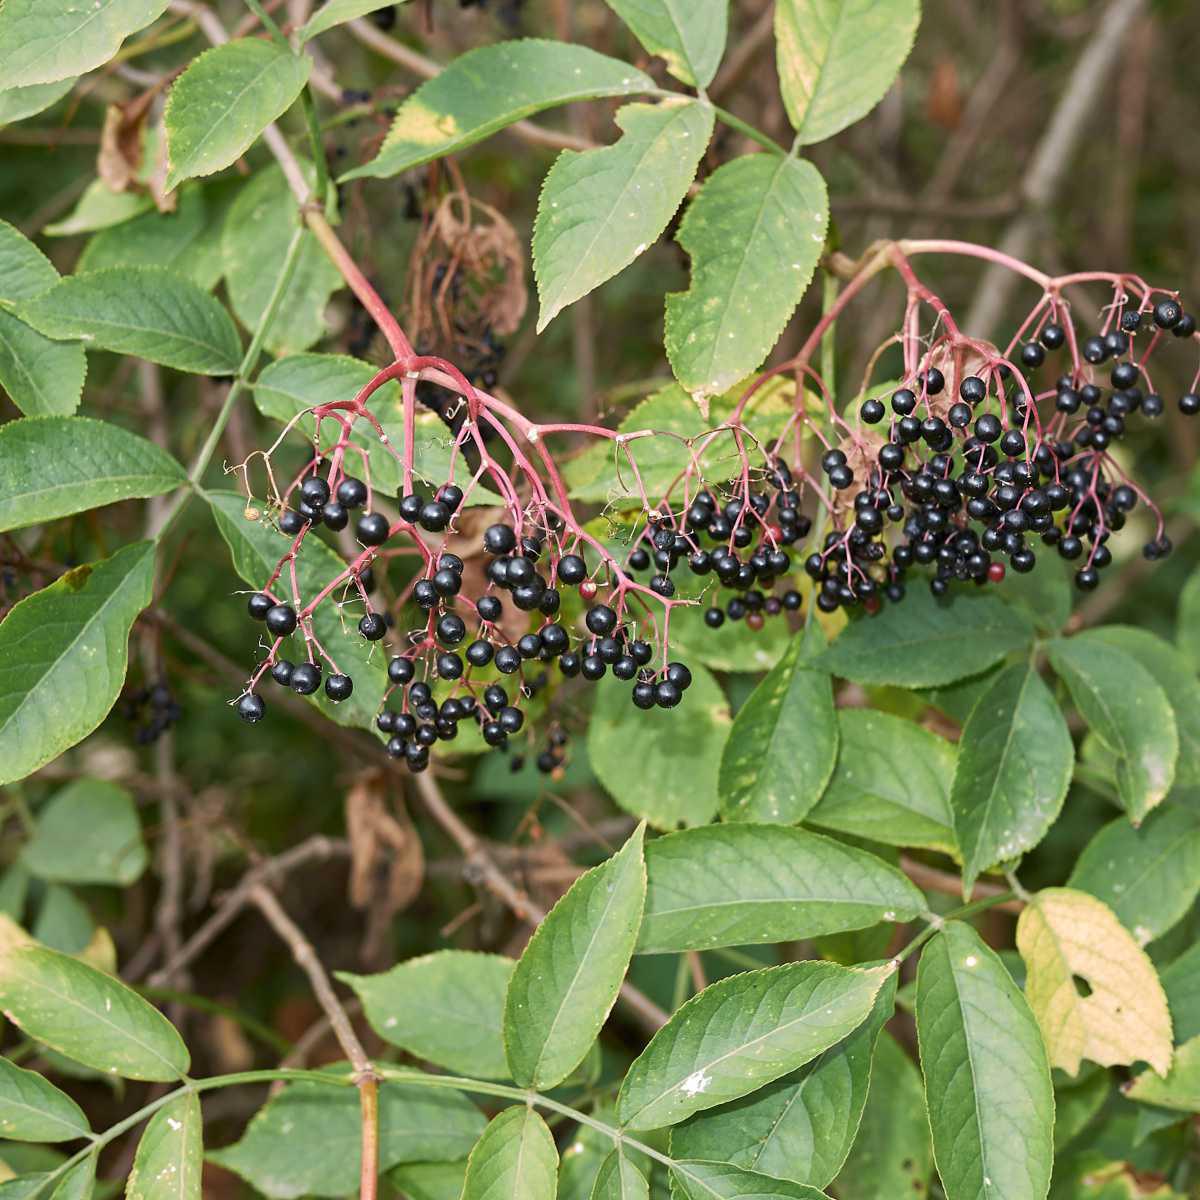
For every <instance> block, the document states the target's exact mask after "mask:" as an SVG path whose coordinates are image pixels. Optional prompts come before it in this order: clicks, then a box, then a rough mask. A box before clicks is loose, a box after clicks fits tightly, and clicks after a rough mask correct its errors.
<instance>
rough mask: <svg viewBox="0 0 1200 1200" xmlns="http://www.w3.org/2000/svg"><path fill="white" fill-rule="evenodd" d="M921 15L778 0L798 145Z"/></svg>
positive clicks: (835, 117)
mask: <svg viewBox="0 0 1200 1200" xmlns="http://www.w3.org/2000/svg"><path fill="white" fill-rule="evenodd" d="M920 19H921V5H920V0H779V2H778V3H777V4H776V6H775V62H776V66H777V68H778V70H779V85H780V89H781V90H782V92H783V103H784V107H785V108H786V109H787V112H788V117H789V118H790V119H791V122H792V126H793V127H794V128H795V130H796V140H797V142H798V143H799V144H801V145H808V144H809V143H811V142H820V141H824V140H825V138H827V137H832V136H833V135H834V134H835V133H837V132H838V131H839V130H842V129H845V128H846V126H847V125H851V124H853V123H854V122H855V121H857V120H858V119H859V118H860V117H864V116H866V115H867V113H869V112H870V111H871V109H873V108H874V107H875V105H876V104H878V103H879V101H880V100H882V99H883V97H884V93H886V92H887V90H888V88H889V87H891V86H892V80H894V79H895V78H896V75H897V74H898V73H899V71H900V68H901V66H903V64H904V60H905V59H906V58H907V57H908V52H909V51H910V50H911V49H912V44H913V41H914V39H915V38H916V36H917V25H918V23H919V22H920ZM952 1200H953V1198H952Z"/></svg>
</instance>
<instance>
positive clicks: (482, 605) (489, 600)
mask: <svg viewBox="0 0 1200 1200" xmlns="http://www.w3.org/2000/svg"><path fill="white" fill-rule="evenodd" d="M475 607H476V609H477V611H478V612H479V617H480V619H481V620H483V621H496V620H498V619H499V617H500V613H501V611H502V610H503V608H504V606H503V605H502V604H501V603H500V598H499V597H498V596H480V597H479V600H478V601H477V602H476V604H475Z"/></svg>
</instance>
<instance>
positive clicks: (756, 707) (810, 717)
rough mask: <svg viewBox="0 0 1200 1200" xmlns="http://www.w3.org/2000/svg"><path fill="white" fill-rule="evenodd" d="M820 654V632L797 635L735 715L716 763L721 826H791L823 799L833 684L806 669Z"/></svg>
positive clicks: (833, 749)
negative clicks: (753, 823) (732, 823)
mask: <svg viewBox="0 0 1200 1200" xmlns="http://www.w3.org/2000/svg"><path fill="white" fill-rule="evenodd" d="M824 649H825V636H824V634H822V633H821V629H820V626H818V625H811V626H809V630H808V632H807V633H803V634H797V635H796V636H795V637H794V638H793V639H792V644H791V646H790V647H789V648H788V651H787V653H786V654H785V655H784V656H783V658H781V659H780V660H779V663H778V664H777V665H776V666H775V667H773V668H772V669H771V671H770V672H769V673H768V675H767V677H766V678H765V679H764V680H763V681H762V682H761V683H760V684H759V685H758V687H756V688H755V689H754V691H753V692H751V693H750V697H749V699H748V700H747V701H746V702H745V704H743V705H742V707H741V708H740V709H739V710H738V714H737V716H736V717H735V718H734V722H733V728H732V730H730V734H729V740H728V741H727V742H726V743H725V751H724V753H723V754H722V756H721V774H720V778H719V783H718V787H719V789H720V795H721V815H722V816H723V817H724V818H725V820H727V821H774V822H778V823H780V824H783V825H794V824H795V823H796V822H797V821H802V820H803V819H804V818H805V816H806V815H807V814H808V812H809V810H810V809H811V808H812V807H813V805H815V804H816V802H817V801H818V800H819V799H820V798H821V793H822V792H823V791H824V790H825V785H826V784H827V783H828V782H829V777H830V776H831V775H832V774H833V765H834V763H835V762H836V760H837V747H838V743H837V737H838V726H837V716H836V714H835V713H834V708H833V681H832V680H831V679H830V678H829V676H828V675H826V674H825V673H824V672H823V671H821V670H814V669H813V668H812V666H811V664H812V662H813V661H814V660H815V659H816V658H817V656H818V655H819V654H820V653H821V651H822V650H824Z"/></svg>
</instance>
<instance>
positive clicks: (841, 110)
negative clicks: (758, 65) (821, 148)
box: [775, 0, 921, 145]
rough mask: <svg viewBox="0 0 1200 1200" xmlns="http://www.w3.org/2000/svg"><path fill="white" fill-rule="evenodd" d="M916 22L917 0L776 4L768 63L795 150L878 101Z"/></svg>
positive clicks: (900, 60) (821, 138) (835, 129)
mask: <svg viewBox="0 0 1200 1200" xmlns="http://www.w3.org/2000/svg"><path fill="white" fill-rule="evenodd" d="M920 19H921V5H920V0H778V3H777V4H776V6H775V65H776V67H777V68H778V71H779V85H780V90H781V91H782V92H783V103H784V107H785V108H786V109H787V113H788V117H789V118H790V119H791V122H792V126H793V128H794V129H795V130H796V140H797V142H798V143H799V144H800V145H808V144H809V143H810V142H820V141H824V140H825V138H827V137H832V136H833V135H834V134H835V133H837V132H838V131H839V130H842V129H845V128H846V126H847V125H852V124H853V123H854V122H855V121H857V120H858V119H859V118H860V117H865V116H866V115H867V113H869V112H870V111H871V109H873V108H874V107H875V105H876V104H878V103H879V101H880V100H882V99H883V96H884V93H885V92H886V91H887V90H888V88H889V87H891V86H892V81H893V80H894V79H895V78H896V76H897V74H899V71H900V68H901V67H902V66H903V65H904V60H905V59H906V58H907V57H908V52H909V51H910V50H911V49H912V45H913V41H914V39H915V38H916V36H917V25H918V23H919V22H920Z"/></svg>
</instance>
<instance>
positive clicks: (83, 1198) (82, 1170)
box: [50, 1151, 99, 1200]
mask: <svg viewBox="0 0 1200 1200" xmlns="http://www.w3.org/2000/svg"><path fill="white" fill-rule="evenodd" d="M98 1157H99V1153H98V1152H97V1151H93V1152H92V1153H91V1154H89V1155H88V1156H87V1157H86V1158H81V1159H80V1160H79V1162H77V1163H76V1164H75V1165H74V1166H73V1167H71V1168H70V1169H69V1170H67V1171H66V1172H65V1173H64V1174H63V1175H62V1176H61V1178H60V1179H59V1181H58V1186H57V1187H56V1188H55V1189H54V1191H53V1192H51V1193H50V1200H92V1195H93V1193H94V1191H95V1187H96V1159H97V1158H98Z"/></svg>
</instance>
